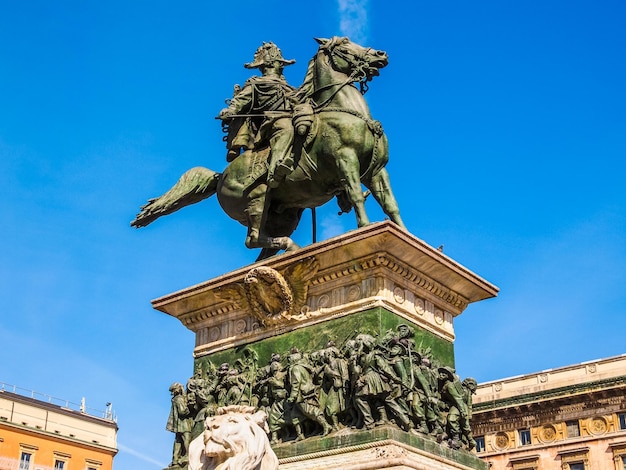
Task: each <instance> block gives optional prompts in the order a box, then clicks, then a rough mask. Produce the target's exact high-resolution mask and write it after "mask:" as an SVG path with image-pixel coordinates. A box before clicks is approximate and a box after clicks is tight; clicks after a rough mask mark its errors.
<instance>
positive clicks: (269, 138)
mask: <svg viewBox="0 0 626 470" xmlns="http://www.w3.org/2000/svg"><path fill="white" fill-rule="evenodd" d="M317 41H318V43H319V44H320V47H319V50H318V52H317V53H316V54H315V56H314V57H313V59H311V61H310V63H309V67H308V70H307V73H306V76H305V79H304V82H303V84H302V85H301V86H300V87H299V88H298V89H292V88H291V87H290V86H289V85H288V84H287V83H286V81H285V80H284V77H283V76H282V70H283V68H284V66H285V65H289V64H290V63H292V61H290V60H285V59H283V57H282V53H281V52H280V50H279V49H278V48H277V47H276V46H275V45H273V44H271V43H267V44H264V45H263V46H261V47H260V48H259V50H257V53H256V54H255V57H254V61H253V62H252V63H249V64H246V66H247V67H248V68H258V69H259V70H261V73H262V76H261V77H253V78H251V79H250V80H248V82H246V84H245V85H244V87H243V88H241V87H238V86H237V87H235V94H234V96H233V98H232V99H231V100H230V104H229V107H228V108H226V109H224V110H222V112H221V113H220V116H219V118H220V119H222V120H224V122H225V123H226V129H227V131H228V136H227V139H226V140H227V147H228V155H227V160H229V161H231V163H230V164H229V165H228V167H227V168H226V169H225V170H224V172H223V173H218V172H214V171H212V170H209V169H207V168H202V167H197V168H193V169H191V170H189V171H188V172H186V173H185V174H184V175H183V176H182V177H181V178H180V180H179V181H178V183H176V185H174V186H173V187H172V188H171V189H170V190H169V191H168V192H166V193H165V194H163V195H162V196H160V197H158V198H155V199H151V200H149V201H148V203H147V204H146V205H144V206H143V207H142V209H141V212H140V213H139V214H138V215H137V217H136V219H135V220H134V221H133V222H131V225H132V226H134V227H143V226H145V225H148V224H149V223H151V222H152V221H154V220H156V219H157V218H159V217H161V216H163V215H167V214H170V213H172V212H174V211H176V210H178V209H180V208H182V207H185V206H187V205H189V204H193V203H196V202H199V201H201V200H203V199H205V198H207V197H210V196H212V195H213V194H217V197H218V200H219V203H220V205H221V206H222V208H223V210H224V211H225V212H226V213H227V214H228V215H229V216H230V217H232V218H233V219H235V220H237V221H239V222H240V223H241V224H243V225H245V226H246V227H247V228H248V232H247V237H246V246H247V247H248V248H262V251H261V253H260V255H259V259H263V258H266V257H269V256H272V255H274V254H276V253H277V252H278V251H280V250H287V251H289V250H293V249H296V248H297V245H296V244H295V243H294V242H293V241H292V240H291V238H289V237H290V235H291V234H292V233H293V231H294V230H295V228H296V226H297V225H298V223H299V221H300V217H301V215H302V212H303V210H304V209H306V208H315V207H317V206H320V205H323V204H325V203H327V202H328V201H330V200H331V199H333V198H335V197H336V198H337V202H338V204H339V207H340V209H341V211H342V212H348V211H350V210H351V209H352V208H354V210H355V214H356V219H357V224H358V226H359V227H361V226H364V225H367V224H369V219H368V216H367V214H366V211H365V204H364V203H365V197H366V195H367V194H368V193H371V194H372V196H373V197H374V198H375V200H376V201H377V202H378V203H379V204H380V206H381V207H382V209H383V211H384V212H385V214H386V215H387V216H388V217H389V218H390V219H391V220H392V221H393V222H395V223H397V224H398V225H400V226H401V227H404V224H403V222H402V219H401V218H400V212H399V209H398V205H397V203H396V200H395V197H394V195H393V192H392V190H391V185H390V181H389V175H388V174H387V171H386V170H385V165H386V163H387V161H388V158H389V155H388V145H387V137H386V135H385V133H384V132H383V129H382V126H381V124H380V122H378V121H376V120H374V119H372V116H371V114H370V110H369V108H368V106H367V103H366V101H365V99H364V97H363V94H364V93H365V91H366V90H367V82H369V81H370V80H371V79H372V77H374V76H376V75H378V73H379V69H381V68H383V67H385V66H386V65H387V54H386V53H385V52H383V51H377V50H374V49H371V48H364V47H361V46H359V45H357V44H354V43H353V42H351V41H349V40H348V39H347V38H340V37H333V38H331V39H317ZM355 84H359V85H360V86H359V87H357V86H356V85H355ZM363 186H365V188H366V189H367V191H366V192H364V190H363Z"/></svg>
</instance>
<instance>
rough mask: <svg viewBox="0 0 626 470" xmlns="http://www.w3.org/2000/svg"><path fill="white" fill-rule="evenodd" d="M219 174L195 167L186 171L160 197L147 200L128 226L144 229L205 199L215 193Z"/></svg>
mask: <svg viewBox="0 0 626 470" xmlns="http://www.w3.org/2000/svg"><path fill="white" fill-rule="evenodd" d="M221 176H222V174H221V173H217V172H215V171H212V170H209V169H208V168H203V167H200V166H198V167H195V168H192V169H191V170H188V171H186V172H185V173H184V174H183V176H181V177H180V179H179V180H178V182H177V183H176V184H175V185H174V186H172V188H171V189H170V190H169V191H168V192H166V193H165V194H163V195H162V196H160V197H156V198H152V199H149V200H148V202H147V203H146V204H145V205H143V206H142V207H141V211H140V212H139V214H137V216H136V217H135V220H133V221H132V222H131V223H130V225H131V226H132V227H136V228H139V227H145V226H146V225H148V224H150V223H152V222H154V221H155V220H156V219H158V218H159V217H161V216H163V215H168V214H171V213H172V212H176V211H177V210H178V209H181V208H183V207H185V206H189V205H191V204H195V203H196V202H200V201H202V200H203V199H206V198H208V197H210V196H212V195H213V194H215V192H216V191H217V184H218V183H219V180H220V177H221Z"/></svg>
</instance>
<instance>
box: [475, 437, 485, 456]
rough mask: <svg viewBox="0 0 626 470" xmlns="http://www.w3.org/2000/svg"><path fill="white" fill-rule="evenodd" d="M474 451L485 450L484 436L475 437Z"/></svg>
mask: <svg viewBox="0 0 626 470" xmlns="http://www.w3.org/2000/svg"><path fill="white" fill-rule="evenodd" d="M476 452H485V436H478V437H477V438H476Z"/></svg>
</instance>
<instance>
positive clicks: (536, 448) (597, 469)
mask: <svg viewBox="0 0 626 470" xmlns="http://www.w3.org/2000/svg"><path fill="white" fill-rule="evenodd" d="M472 428H473V433H474V437H475V438H476V439H477V441H478V446H477V455H478V456H479V457H480V458H482V459H483V460H485V461H487V462H489V464H490V466H491V469H492V470H613V469H615V470H625V469H626V355H621V356H616V357H610V358H606V359H600V360H597V361H590V362H585V363H581V364H576V365H572V366H567V367H561V368H557V369H550V370H545V371H541V372H538V373H533V374H528V375H523V376H518V377H511V378H506V379H502V380H496V381H493V382H487V383H483V384H480V385H479V387H478V390H477V393H476V395H475V397H474V408H473V416H472Z"/></svg>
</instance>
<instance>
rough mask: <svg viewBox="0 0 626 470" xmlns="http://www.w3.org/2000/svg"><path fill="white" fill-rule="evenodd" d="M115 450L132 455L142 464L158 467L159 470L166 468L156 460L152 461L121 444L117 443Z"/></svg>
mask: <svg viewBox="0 0 626 470" xmlns="http://www.w3.org/2000/svg"><path fill="white" fill-rule="evenodd" d="M117 448H118V449H119V450H121V451H122V452H126V453H127V454H130V455H133V456H135V457H137V458H138V459H140V460H143V461H144V462H148V463H151V464H154V466H156V467H159V468H166V467H167V465H166V464H164V463H161V462H158V461H157V460H154V459H153V458H152V457H150V456H148V455H144V454H142V453H140V452H137V451H136V450H133V449H131V448H130V447H126V446H125V445H123V444H120V443H119V442H118V443H117Z"/></svg>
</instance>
